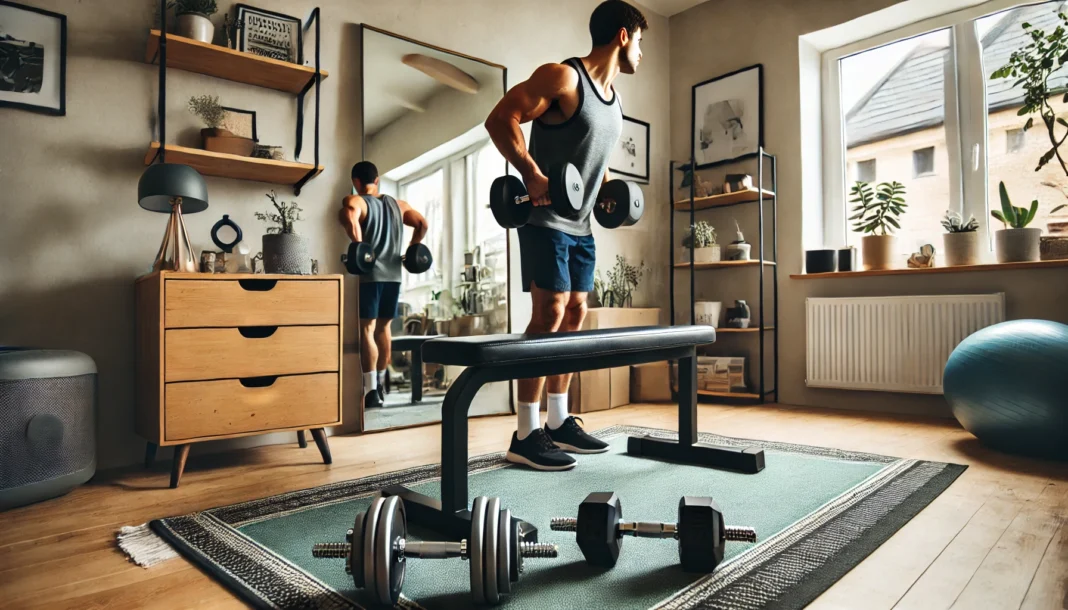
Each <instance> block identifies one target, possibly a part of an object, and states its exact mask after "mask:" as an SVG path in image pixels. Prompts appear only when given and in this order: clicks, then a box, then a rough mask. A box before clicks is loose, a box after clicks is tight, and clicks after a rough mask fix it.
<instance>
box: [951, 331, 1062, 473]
mask: <svg viewBox="0 0 1068 610" xmlns="http://www.w3.org/2000/svg"><path fill="white" fill-rule="evenodd" d="M942 385H943V387H944V391H945V396H946V400H947V401H948V402H949V406H950V408H951V409H952V410H953V416H954V417H956V418H957V421H959V422H960V424H961V425H962V426H964V429H965V430H967V431H968V432H971V433H972V434H974V435H975V436H976V437H977V438H978V439H979V440H980V441H982V442H983V443H984V444H986V445H989V446H991V447H995V448H997V449H1001V450H1004V451H1010V452H1016V453H1026V454H1030V455H1036V456H1041V457H1052V458H1059V459H1064V458H1068V325H1065V324H1060V323H1058V322H1050V321H1048V320H1013V321H1011V322H1002V323H1001V324H995V325H993V326H988V327H986V328H983V329H981V330H979V331H977V332H975V333H973V334H972V335H970V336H968V337H967V338H966V339H964V341H961V343H960V345H958V346H957V348H956V349H955V350H953V353H952V354H950V356H949V361H948V362H946V371H945V376H944V378H943V381H942Z"/></svg>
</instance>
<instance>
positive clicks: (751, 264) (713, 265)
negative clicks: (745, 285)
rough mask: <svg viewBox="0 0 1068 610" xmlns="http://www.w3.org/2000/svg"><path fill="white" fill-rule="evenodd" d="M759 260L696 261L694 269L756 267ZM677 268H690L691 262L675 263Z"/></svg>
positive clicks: (769, 263)
mask: <svg viewBox="0 0 1068 610" xmlns="http://www.w3.org/2000/svg"><path fill="white" fill-rule="evenodd" d="M758 264H760V263H759V262H757V261H717V262H714V263H694V264H693V268H694V269H730V268H731V267H755V266H757V265H758ZM764 264H765V265H774V264H775V261H764ZM675 268H676V269H689V268H690V263H675Z"/></svg>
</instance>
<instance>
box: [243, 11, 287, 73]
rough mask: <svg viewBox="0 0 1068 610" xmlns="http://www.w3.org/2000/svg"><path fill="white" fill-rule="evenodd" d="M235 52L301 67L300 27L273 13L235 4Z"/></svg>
mask: <svg viewBox="0 0 1068 610" xmlns="http://www.w3.org/2000/svg"><path fill="white" fill-rule="evenodd" d="M235 7H236V8H237V24H238V25H239V26H240V29H239V30H238V36H237V50H238V51H243V52H245V53H252V54H254V55H259V56H260V57H268V58H270V59H277V60H279V61H285V62H289V63H293V64H303V63H304V40H303V31H304V30H303V24H302V23H301V21H300V19H298V18H296V17H292V16H290V15H283V14H282V13H275V12H274V11H268V10H264V9H262V8H256V7H254V6H249V5H247V4H237V5H235Z"/></svg>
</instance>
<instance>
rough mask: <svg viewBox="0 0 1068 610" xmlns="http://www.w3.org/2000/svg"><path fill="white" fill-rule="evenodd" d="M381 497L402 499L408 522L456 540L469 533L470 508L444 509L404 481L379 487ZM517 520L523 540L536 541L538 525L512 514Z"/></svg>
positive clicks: (436, 501)
mask: <svg viewBox="0 0 1068 610" xmlns="http://www.w3.org/2000/svg"><path fill="white" fill-rule="evenodd" d="M382 496H383V497H387V498H388V497H389V496H397V497H398V498H400V499H401V501H402V502H404V512H405V514H406V517H407V519H408V522H409V523H413V524H416V525H421V526H423V527H427V528H430V529H432V530H434V531H435V532H438V533H441V534H444V535H446V536H448V537H450V538H453V539H455V540H463V539H465V538H470V537H471V511H470V510H467V509H465V510H458V511H456V512H455V513H450V512H448V511H443V510H442V509H441V501H440V500H435V499H434V498H431V497H430V496H425V495H423V494H421V493H418V492H415V491H412V490H410V489H408V488H407V487H404V486H403V485H393V486H390V487H387V488H385V489H383V490H382ZM512 521H513V522H518V523H519V534H520V535H521V536H523V540H524V542H537V541H538V528H536V527H534V526H533V525H532V524H530V523H527V522H526V521H523V520H522V519H519V518H516V517H512Z"/></svg>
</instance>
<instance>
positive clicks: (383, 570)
mask: <svg viewBox="0 0 1068 610" xmlns="http://www.w3.org/2000/svg"><path fill="white" fill-rule="evenodd" d="M378 516H379V523H378V528H377V529H378V531H377V533H376V537H375V547H376V548H375V574H376V575H377V577H378V583H377V585H376V589H377V590H378V597H379V599H380V600H381V601H382V603H383V604H390V605H394V604H396V603H397V600H399V599H400V594H401V588H402V587H403V586H404V569H405V562H403V561H397V557H396V553H395V552H394V550H393V542H394V541H395V540H397V539H398V538H407V536H408V532H407V527H406V521H405V515H404V504H403V503H402V502H401V500H400V498H398V497H396V496H390V497H389V498H386V500H385V502H384V503H383V504H382V510H381V512H379V514H378Z"/></svg>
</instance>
